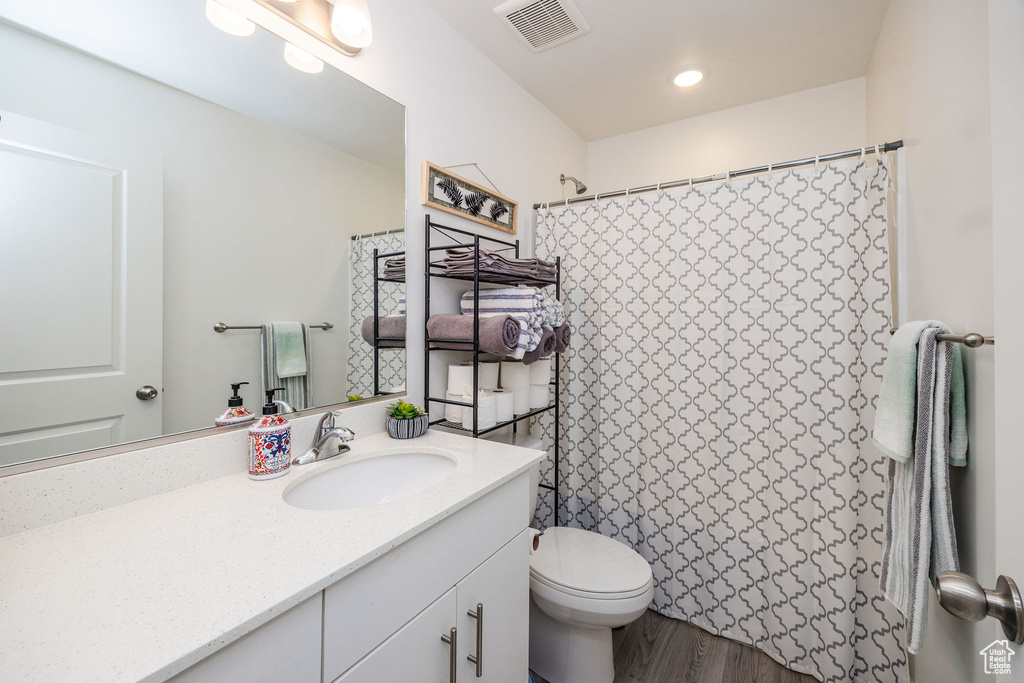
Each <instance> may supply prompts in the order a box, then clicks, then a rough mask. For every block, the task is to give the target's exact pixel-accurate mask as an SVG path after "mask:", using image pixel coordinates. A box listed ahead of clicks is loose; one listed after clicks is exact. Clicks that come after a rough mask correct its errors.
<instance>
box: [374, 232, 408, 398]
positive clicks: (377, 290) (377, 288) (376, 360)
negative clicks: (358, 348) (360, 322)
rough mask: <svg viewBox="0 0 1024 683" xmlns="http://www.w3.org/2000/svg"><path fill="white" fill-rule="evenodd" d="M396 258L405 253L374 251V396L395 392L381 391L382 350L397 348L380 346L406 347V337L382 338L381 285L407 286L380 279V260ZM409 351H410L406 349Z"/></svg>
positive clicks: (395, 280) (403, 280) (402, 280)
mask: <svg viewBox="0 0 1024 683" xmlns="http://www.w3.org/2000/svg"><path fill="white" fill-rule="evenodd" d="M394 256H405V252H404V251H392V252H387V253H384V254H381V253H380V250H379V249H374V250H373V395H374V396H389V395H391V394H392V393H393V392H390V391H381V390H380V350H381V349H382V348H385V349H396V348H399V347H397V346H384V347H382V346H381V345H380V343H381V342H397V341H400V342H402V346H403V347H404V346H405V338H404V337H382V336H380V283H382V282H401V283H402V284H405V279H404V278H403V279H401V280H399V279H395V278H388V277H380V260H381V259H387V258H392V257H394ZM406 351H408V349H406Z"/></svg>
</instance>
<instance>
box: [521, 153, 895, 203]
mask: <svg viewBox="0 0 1024 683" xmlns="http://www.w3.org/2000/svg"><path fill="white" fill-rule="evenodd" d="M902 146H903V140H897V141H896V142H887V143H885V144H884V145H872V146H871V147H863V148H858V149H851V150H850V151H848V152H836V153H835V154H822V155H820V156H817V157H808V158H807V159H795V160H793V161H784V162H782V163H781V164H770V165H768V166H756V167H754V168H745V169H743V170H741V171H727V172H725V173H716V174H714V175H706V176H701V177H700V178H687V179H685V180H673V181H672V182H670V183H658V184H657V185H644V186H643V187H631V188H629V189H628V190H616V191H615V192H598V193H597V194H590V195H587V196H585V197H570V198H569V199H562V200H560V201H557V202H540V203H539V204H534V205H533V208H534V210H536V209H540V208H542V207H544V208H551V207H552V206H568V205H569V204H575V203H578V202H590V201H594V200H597V199H608V198H609V197H622V196H624V195H627V194H636V193H637V192H653V191H655V190H667V189H669V188H670V187H681V186H683V185H700V184H701V183H711V182H714V181H716V180H729V179H731V178H738V177H740V176H745V175H754V174H755V173H765V172H766V171H777V170H779V169H784V168H794V167H796V166H806V165H808V164H814V163H820V162H822V161H835V160H836V159H848V158H849V157H856V156H860V155H861V154H865V153H873V152H875V150H876V149H877V150H878V152H895V151H896V150H897V149H899V148H900V147H902Z"/></svg>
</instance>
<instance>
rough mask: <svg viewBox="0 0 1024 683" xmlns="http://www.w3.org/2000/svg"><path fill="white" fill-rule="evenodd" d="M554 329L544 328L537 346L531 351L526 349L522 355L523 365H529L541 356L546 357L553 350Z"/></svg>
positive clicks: (554, 341)
mask: <svg viewBox="0 0 1024 683" xmlns="http://www.w3.org/2000/svg"><path fill="white" fill-rule="evenodd" d="M555 343H556V339H555V331H554V330H544V331H543V332H542V333H541V337H540V343H539V344H537V348H535V349H534V350H533V351H527V352H526V353H525V354H524V355H523V365H530V364H531V363H535V362H537V361H539V360H540V359H541V358H547V357H548V356H550V355H551V354H553V353H554V352H555Z"/></svg>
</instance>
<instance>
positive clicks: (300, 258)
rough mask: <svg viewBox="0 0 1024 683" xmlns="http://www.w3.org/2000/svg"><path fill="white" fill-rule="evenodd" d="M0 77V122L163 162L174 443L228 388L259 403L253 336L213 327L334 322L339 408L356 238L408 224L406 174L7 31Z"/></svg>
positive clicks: (320, 360) (321, 364) (326, 390)
mask: <svg viewBox="0 0 1024 683" xmlns="http://www.w3.org/2000/svg"><path fill="white" fill-rule="evenodd" d="M0 63H4V64H8V65H15V64H16V65H18V66H17V68H4V69H3V70H2V71H0V109H7V110H11V111H14V112H17V113H19V114H22V115H25V116H30V117H33V118H38V119H41V120H44V121H47V122H49V123H53V124H56V125H60V126H65V127H67V128H72V129H74V130H78V131H81V132H85V133H89V134H92V135H97V136H100V137H103V138H106V139H112V140H117V141H120V142H123V143H126V144H129V145H132V146H133V147H136V148H138V149H141V150H145V151H147V152H154V153H156V154H159V155H161V156H162V158H163V171H164V173H163V175H164V278H165V282H164V320H163V322H164V364H163V369H164V377H163V380H164V381H163V388H164V391H163V393H162V401H163V414H164V433H174V432H180V431H184V430H187V429H197V428H200V427H204V426H210V425H212V423H213V418H215V417H216V416H217V415H218V414H219V413H221V412H222V411H223V410H224V409H225V407H226V399H227V397H228V396H229V395H230V387H229V386H228V385H229V384H230V383H231V382H237V381H245V380H248V381H249V382H251V384H250V386H248V387H243V392H244V393H243V396H245V398H246V404H247V405H248V406H249V407H250V408H254V407H258V406H259V405H260V404H261V403H262V401H260V400H259V399H260V396H261V395H260V364H259V359H260V344H259V332H258V331H255V330H251V331H238V332H227V333H224V334H216V333H214V332H213V329H212V326H213V324H214V323H215V322H217V321H223V322H226V323H227V324H229V325H253V324H259V323H261V322H264V321H268V320H301V321H304V322H320V321H324V320H328V321H331V322H332V323H334V325H336V328H335V330H333V331H330V332H320V331H318V330H314V331H313V341H312V345H313V348H312V352H313V357H314V361H315V363H316V366H315V367H316V371H315V372H316V381H315V382H314V385H313V386H314V402H315V403H316V404H317V405H324V404H329V403H335V402H339V401H343V400H344V396H345V390H346V388H347V387H346V386H345V377H346V372H347V370H346V368H347V358H348V332H347V330H348V310H349V302H348V289H349V288H348V280H349V275H348V249H349V245H350V241H349V239H348V237H349V235H351V234H353V233H355V232H371V231H375V230H386V229H391V228H395V227H400V226H402V225H403V223H404V218H405V217H404V202H403V200H404V196H403V191H404V190H403V185H402V183H403V181H404V178H403V177H402V176H401V174H397V173H394V172H392V171H388V170H386V169H384V168H381V167H380V166H376V165H373V164H370V163H367V162H365V161H362V160H360V159H356V158H355V157H352V156H349V155H346V154H343V153H341V152H338V151H336V150H333V149H329V148H327V147H324V146H321V145H318V144H316V143H313V142H310V141H309V140H306V139H304V138H301V137H298V136H295V135H292V134H290V133H285V132H283V131H280V130H278V129H275V128H272V127H270V126H268V125H266V124H263V123H259V122H257V121H255V120H253V119H250V118H247V117H245V116H242V115H240V114H236V113H234V112H231V111H229V110H227V109H224V108H222V107H219V106H217V105H214V104H210V103H209V102H205V101H203V100H200V99H198V98H195V97H192V96H191V95H187V94H185V93H183V92H181V91H179V90H175V89H173V88H169V87H167V86H164V85H161V84H159V83H156V82H154V81H151V80H149V79H146V78H143V77H141V76H138V75H136V74H133V73H130V72H128V71H124V70H122V69H120V68H117V67H115V66H111V65H110V64H108V63H106V62H102V61H100V60H98V59H95V58H92V57H89V56H86V55H83V54H81V53H79V52H75V51H72V50H69V49H67V48H64V47H61V46H58V45H56V44H54V43H51V42H49V41H46V40H43V39H41V38H38V37H35V36H33V35H30V34H28V33H24V32H22V31H19V30H17V29H15V28H12V27H9V26H5V25H0ZM382 99H383V98H382ZM388 104H390V103H388Z"/></svg>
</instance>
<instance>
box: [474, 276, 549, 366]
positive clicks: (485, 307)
mask: <svg viewBox="0 0 1024 683" xmlns="http://www.w3.org/2000/svg"><path fill="white" fill-rule="evenodd" d="M544 299H545V297H544V294H543V293H542V292H541V291H540V290H539V289H537V288H536V287H501V288H498V289H482V290H480V317H482V318H488V317H491V316H496V315H508V316H510V317H512V318H513V319H515V320H517V321H519V343H518V344H517V345H516V348H515V350H514V352H513V353H512V354H511V355H512V357H513V358H518V359H522V357H523V356H524V355H525V354H526V352H527V351H533V350H534V349H536V348H537V345H538V344H540V340H541V336H542V334H541V333H542V328H541V322H542V321H543V319H544ZM475 307H476V306H475V304H474V301H473V292H466V293H465V294H463V295H462V299H461V301H460V302H459V308H460V310H461V311H462V313H463V314H464V315H472V314H473V310H474V308H475Z"/></svg>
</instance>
